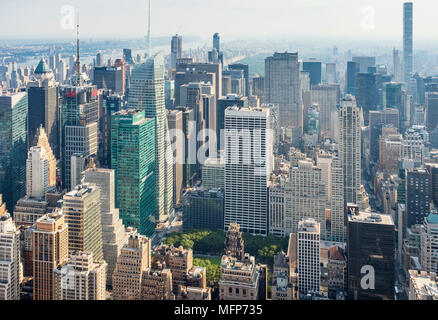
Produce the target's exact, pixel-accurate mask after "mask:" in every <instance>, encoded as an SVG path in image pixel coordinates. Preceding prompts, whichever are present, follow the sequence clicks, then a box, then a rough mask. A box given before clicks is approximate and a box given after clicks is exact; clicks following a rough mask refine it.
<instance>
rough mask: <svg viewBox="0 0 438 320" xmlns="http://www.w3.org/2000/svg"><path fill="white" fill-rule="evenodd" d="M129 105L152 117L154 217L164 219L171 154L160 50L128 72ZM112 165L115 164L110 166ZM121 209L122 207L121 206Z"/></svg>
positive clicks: (169, 195) (169, 192) (170, 182)
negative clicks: (129, 74)
mask: <svg viewBox="0 0 438 320" xmlns="http://www.w3.org/2000/svg"><path fill="white" fill-rule="evenodd" d="M128 108H130V109H140V110H144V117H146V118H155V170H154V171H155V176H156V179H155V184H156V185H155V190H156V205H155V206H154V207H155V209H156V215H155V216H156V218H157V220H159V221H162V220H165V219H166V217H167V215H169V214H170V212H171V210H172V204H173V154H172V150H171V148H170V139H169V133H168V124H167V115H166V108H165V99H164V56H163V53H162V52H160V53H158V54H155V55H154V56H153V57H150V58H149V59H147V60H146V62H145V63H142V64H139V65H136V66H135V67H134V69H133V71H132V74H131V85H130V90H129V95H128ZM113 168H114V167H113ZM120 208H121V207H120Z"/></svg>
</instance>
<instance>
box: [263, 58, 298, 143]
mask: <svg viewBox="0 0 438 320" xmlns="http://www.w3.org/2000/svg"><path fill="white" fill-rule="evenodd" d="M300 82H301V80H300V63H299V61H298V53H288V52H284V53H274V55H273V56H271V57H268V58H266V59H265V102H267V103H276V104H278V105H279V108H280V126H281V127H285V128H288V129H292V130H287V132H290V131H292V135H294V134H295V136H294V137H292V140H293V141H295V140H299V138H301V136H302V134H303V102H302V90H301V83H300Z"/></svg>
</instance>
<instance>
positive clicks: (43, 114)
mask: <svg viewBox="0 0 438 320" xmlns="http://www.w3.org/2000/svg"><path fill="white" fill-rule="evenodd" d="M27 93H28V95H29V98H28V100H29V132H28V133H29V134H28V140H29V144H30V143H31V142H32V141H33V139H34V138H35V135H36V133H37V130H38V129H39V127H40V126H42V127H43V128H44V129H45V131H46V133H47V137H48V138H49V143H50V146H51V148H52V150H53V152H54V154H55V155H56V157H58V158H59V152H60V151H59V129H58V126H59V110H58V86H57V84H56V81H55V77H54V75H53V72H52V70H50V69H49V67H48V66H47V64H46V62H45V61H44V59H41V61H40V63H39V64H38V66H37V67H36V69H35V72H34V76H33V78H32V80H31V82H29V84H28V85H27Z"/></svg>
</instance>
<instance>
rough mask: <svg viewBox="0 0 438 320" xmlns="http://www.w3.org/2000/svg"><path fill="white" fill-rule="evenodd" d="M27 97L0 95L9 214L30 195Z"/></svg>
mask: <svg viewBox="0 0 438 320" xmlns="http://www.w3.org/2000/svg"><path fill="white" fill-rule="evenodd" d="M27 98H28V96H27V93H25V92H19V93H13V94H9V95H2V96H0V194H3V201H4V202H6V208H7V210H8V211H9V212H13V208H14V206H15V204H16V203H17V201H18V200H19V199H20V198H21V197H23V196H24V195H25V193H26V159H27V115H28V113H27V112H28V100H27Z"/></svg>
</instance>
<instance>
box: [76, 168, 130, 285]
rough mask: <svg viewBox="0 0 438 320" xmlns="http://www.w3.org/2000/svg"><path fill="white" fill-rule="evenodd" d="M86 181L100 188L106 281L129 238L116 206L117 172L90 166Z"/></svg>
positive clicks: (109, 281) (107, 281)
mask: <svg viewBox="0 0 438 320" xmlns="http://www.w3.org/2000/svg"><path fill="white" fill-rule="evenodd" d="M84 182H85V183H93V184H95V185H96V186H98V187H99V189H100V204H101V206H100V209H101V210H100V219H101V224H102V246H103V259H104V260H105V262H106V263H107V269H106V278H107V280H106V283H107V285H108V286H111V283H112V281H111V279H112V275H113V272H114V268H115V266H116V263H117V258H118V256H119V254H120V250H121V249H122V247H123V245H124V244H125V243H126V241H127V240H128V233H126V232H125V226H124V225H123V222H122V220H121V219H120V217H119V209H116V208H115V202H116V196H115V173H114V170H111V169H101V168H89V169H87V170H86V171H85V172H84Z"/></svg>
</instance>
